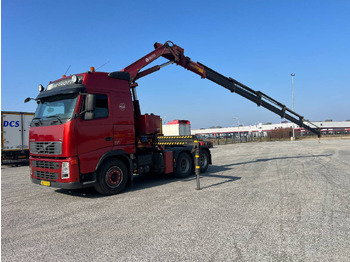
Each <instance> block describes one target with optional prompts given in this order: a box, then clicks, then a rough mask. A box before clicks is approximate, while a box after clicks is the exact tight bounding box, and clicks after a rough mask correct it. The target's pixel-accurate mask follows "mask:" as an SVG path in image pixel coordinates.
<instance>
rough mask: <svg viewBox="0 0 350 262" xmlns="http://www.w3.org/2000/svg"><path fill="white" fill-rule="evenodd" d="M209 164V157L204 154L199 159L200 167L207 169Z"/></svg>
mask: <svg viewBox="0 0 350 262" xmlns="http://www.w3.org/2000/svg"><path fill="white" fill-rule="evenodd" d="M207 164H208V158H207V155H206V154H205V153H204V154H202V155H201V156H200V158H199V165H200V166H201V167H205V166H206V165H207Z"/></svg>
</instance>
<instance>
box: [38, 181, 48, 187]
mask: <svg viewBox="0 0 350 262" xmlns="http://www.w3.org/2000/svg"><path fill="white" fill-rule="evenodd" d="M40 184H42V185H43V186H51V182H50V181H40Z"/></svg>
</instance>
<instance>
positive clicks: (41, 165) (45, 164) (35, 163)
mask: <svg viewBox="0 0 350 262" xmlns="http://www.w3.org/2000/svg"><path fill="white" fill-rule="evenodd" d="M32 165H33V167H39V168H46V169H59V168H60V163H58V162H49V161H32Z"/></svg>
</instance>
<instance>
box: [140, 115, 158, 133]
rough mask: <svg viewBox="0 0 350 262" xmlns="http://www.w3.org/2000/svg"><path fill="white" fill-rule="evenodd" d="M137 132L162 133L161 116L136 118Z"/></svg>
mask: <svg viewBox="0 0 350 262" xmlns="http://www.w3.org/2000/svg"><path fill="white" fill-rule="evenodd" d="M136 130H137V131H138V133H139V134H154V133H159V132H160V116H157V115H153V114H151V115H148V114H146V115H139V116H137V117H136Z"/></svg>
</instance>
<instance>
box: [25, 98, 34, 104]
mask: <svg viewBox="0 0 350 262" xmlns="http://www.w3.org/2000/svg"><path fill="white" fill-rule="evenodd" d="M32 99H33V98H30V97H27V98H26V99H25V100H24V103H28V102H29V101H30V100H32Z"/></svg>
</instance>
